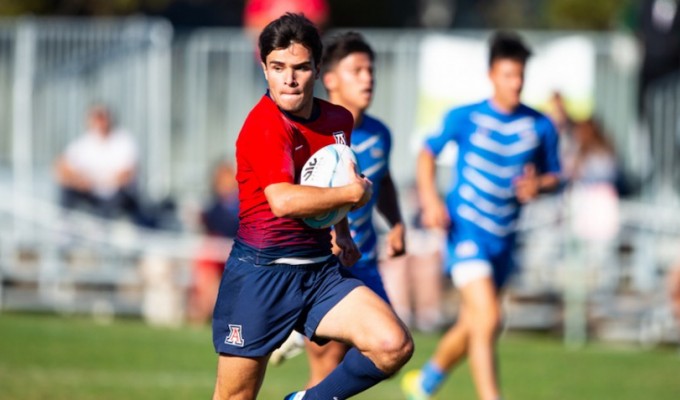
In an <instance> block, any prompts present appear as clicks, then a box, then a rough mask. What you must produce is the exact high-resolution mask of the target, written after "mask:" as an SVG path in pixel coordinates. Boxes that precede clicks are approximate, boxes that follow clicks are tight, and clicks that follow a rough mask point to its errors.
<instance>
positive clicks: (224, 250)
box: [189, 161, 239, 323]
mask: <svg viewBox="0 0 680 400" xmlns="http://www.w3.org/2000/svg"><path fill="white" fill-rule="evenodd" d="M238 212H239V201H238V185H237V183H236V178H235V172H234V167H233V166H232V165H231V163H229V162H226V161H221V162H220V163H218V164H217V166H216V167H215V168H214V170H213V176H212V196H211V199H210V202H209V203H208V204H207V206H206V207H205V208H204V209H203V211H202V212H201V216H200V218H201V225H202V227H203V230H204V232H205V233H206V235H207V237H206V240H205V241H204V242H203V244H202V245H201V247H200V249H199V251H198V255H197V257H196V260H195V261H194V273H193V286H192V290H191V296H190V299H189V320H190V321H191V322H195V323H204V322H206V321H208V320H209V319H210V317H211V316H212V311H213V308H214V306H215V299H216V298H217V290H218V288H219V284H220V279H221V278H222V271H223V270H224V263H225V262H226V261H227V257H228V256H229V252H230V250H231V244H232V239H233V238H234V237H235V236H236V231H237V230H238Z"/></svg>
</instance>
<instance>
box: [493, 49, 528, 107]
mask: <svg viewBox="0 0 680 400" xmlns="http://www.w3.org/2000/svg"><path fill="white" fill-rule="evenodd" d="M489 78H490V79H491V84H492V85H493V89H494V100H495V101H497V102H498V103H500V105H501V106H503V107H507V108H515V107H517V106H518V105H519V102H520V96H521V94H522V87H523V86H524V63H523V62H521V61H517V60H512V59H508V58H501V59H498V60H496V61H494V62H493V63H492V64H491V69H490V70H489Z"/></svg>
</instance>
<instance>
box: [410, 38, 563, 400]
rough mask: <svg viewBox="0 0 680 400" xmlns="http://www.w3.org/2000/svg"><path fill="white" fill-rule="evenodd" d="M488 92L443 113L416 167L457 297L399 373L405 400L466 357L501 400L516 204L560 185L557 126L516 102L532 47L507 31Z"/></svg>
mask: <svg viewBox="0 0 680 400" xmlns="http://www.w3.org/2000/svg"><path fill="white" fill-rule="evenodd" d="M490 45H491V46H490V56H489V79H490V80H491V83H492V86H493V95H492V97H491V98H490V99H488V100H485V101H482V102H480V103H477V104H472V105H467V106H464V107H460V108H456V109H453V110H452V111H450V112H449V113H448V114H447V115H446V117H445V119H444V123H443V126H442V129H441V130H440V131H439V132H438V133H437V134H436V135H434V136H432V137H430V138H429V139H427V141H426V143H425V146H424V149H423V150H422V151H421V153H420V155H419V158H418V165H417V181H418V192H419V197H420V201H421V204H422V205H423V216H422V218H423V221H422V222H423V224H424V225H425V226H427V227H439V228H446V229H448V238H447V247H448V256H447V261H446V265H445V266H446V269H447V272H448V273H449V274H450V275H451V277H452V279H453V282H454V284H455V285H456V286H457V288H458V289H459V291H460V294H461V300H462V301H461V308H460V313H459V317H458V320H457V322H456V324H455V325H454V326H453V327H451V328H450V329H449V330H448V332H446V334H445V335H444V337H443V338H442V339H441V341H440V342H439V344H438V347H437V349H436V350H435V353H434V354H433V356H432V357H431V358H430V361H429V362H428V363H427V364H426V365H425V366H424V367H423V368H422V369H421V370H420V371H411V372H409V373H407V374H406V375H405V377H404V380H403V381H402V388H403V390H404V392H405V394H406V395H407V398H409V399H428V398H430V397H431V396H432V395H433V394H434V393H435V392H436V390H437V389H438V388H439V387H440V385H441V383H442V382H443V381H444V379H445V377H446V376H447V374H448V373H449V372H450V371H451V370H452V368H453V367H454V366H455V365H456V364H457V363H458V362H459V361H461V360H462V359H463V358H464V357H465V356H466V355H467V356H468V357H469V361H470V367H471V370H472V376H473V378H474V382H475V385H476V388H477V393H478V396H479V398H480V399H482V400H497V399H500V388H499V385H498V377H497V366H496V359H495V346H496V333H497V329H498V327H499V325H500V318H501V315H500V314H501V312H500V304H499V303H500V302H499V291H500V290H501V289H502V287H503V285H504V284H505V282H506V281H507V279H508V277H509V275H510V274H511V273H512V272H513V271H514V269H515V265H514V263H513V254H512V253H513V248H514V245H515V235H516V224H517V220H518V217H519V214H520V209H521V205H522V204H523V203H526V202H528V201H529V200H531V199H533V198H535V197H536V196H537V195H538V194H539V193H540V192H543V191H549V190H552V189H554V188H556V187H557V185H558V182H559V180H558V173H559V160H558V150H557V133H556V131H555V128H554V127H553V125H552V124H551V122H550V121H549V120H548V118H547V117H546V116H544V115H543V114H541V113H539V112H538V111H536V110H533V109H531V108H529V107H527V106H526V105H524V104H522V103H520V94H521V91H522V86H523V84H524V67H525V64H526V60H527V59H528V57H529V56H530V54H531V53H530V50H529V49H528V48H527V47H526V46H525V45H524V44H523V42H522V41H521V39H520V38H519V37H518V36H517V35H515V34H512V33H496V34H495V35H494V36H493V37H492V38H491V42H490ZM449 142H455V143H456V144H457V145H458V158H457V161H456V163H455V165H454V176H455V183H454V185H453V187H452V189H451V191H450V192H449V194H448V196H447V197H446V201H445V202H444V201H442V199H441V198H440V197H439V195H438V192H437V188H436V184H435V177H436V174H435V172H436V166H435V159H436V157H437V155H438V154H439V153H440V152H441V151H442V150H443V148H444V146H445V145H446V144H447V143H449Z"/></svg>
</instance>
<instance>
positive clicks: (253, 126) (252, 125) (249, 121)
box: [241, 94, 284, 134]
mask: <svg viewBox="0 0 680 400" xmlns="http://www.w3.org/2000/svg"><path fill="white" fill-rule="evenodd" d="M283 126H284V122H283V118H282V117H281V110H279V108H278V107H277V106H276V104H275V103H274V100H272V99H271V98H270V97H269V96H267V95H266V94H265V95H263V96H262V98H261V99H260V101H258V102H257V104H255V106H254V107H253V108H252V109H251V110H250V112H249V113H248V116H247V117H246V119H245V121H244V122H243V128H242V129H241V132H242V134H243V133H248V132H251V131H256V130H257V131H262V130H264V129H267V130H269V129H272V128H273V129H276V128H277V127H283Z"/></svg>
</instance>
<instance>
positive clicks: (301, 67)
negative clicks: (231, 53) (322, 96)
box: [262, 43, 319, 118]
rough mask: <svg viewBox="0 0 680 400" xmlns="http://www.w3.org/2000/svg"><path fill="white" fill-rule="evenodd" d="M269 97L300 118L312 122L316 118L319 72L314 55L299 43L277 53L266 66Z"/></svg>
mask: <svg viewBox="0 0 680 400" xmlns="http://www.w3.org/2000/svg"><path fill="white" fill-rule="evenodd" d="M262 69H263V70H264V77H265V79H267V84H268V86H269V95H270V96H271V98H272V99H273V100H274V102H275V103H276V105H278V106H279V107H280V108H281V109H282V110H284V111H286V112H289V113H291V114H293V115H295V116H296V117H302V118H309V117H310V115H311V114H312V105H313V96H314V81H315V80H316V78H317V76H318V72H319V71H318V68H317V66H316V65H314V58H313V57H312V52H311V51H310V50H309V49H307V48H306V47H305V46H303V45H301V44H299V43H292V44H291V45H290V46H288V47H287V48H285V49H276V50H273V51H272V52H271V53H269V54H268V55H267V58H266V62H265V63H262Z"/></svg>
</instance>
